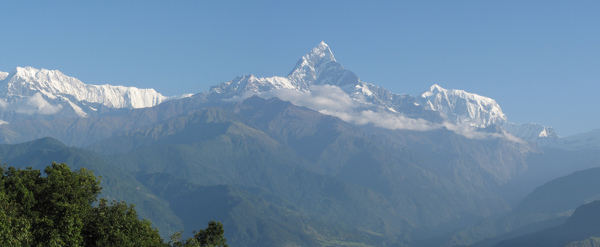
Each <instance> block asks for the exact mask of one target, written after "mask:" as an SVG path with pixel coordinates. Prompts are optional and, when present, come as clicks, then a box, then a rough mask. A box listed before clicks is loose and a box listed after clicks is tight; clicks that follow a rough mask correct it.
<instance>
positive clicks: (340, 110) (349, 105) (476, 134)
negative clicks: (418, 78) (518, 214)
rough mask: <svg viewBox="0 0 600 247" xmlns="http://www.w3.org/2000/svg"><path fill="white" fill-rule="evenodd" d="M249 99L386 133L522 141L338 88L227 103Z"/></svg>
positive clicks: (269, 94)
mask: <svg viewBox="0 0 600 247" xmlns="http://www.w3.org/2000/svg"><path fill="white" fill-rule="evenodd" d="M252 95H258V96H259V97H262V98H267V99H268V98H273V97H277V98H279V99H282V100H286V101H289V102H291V103H292V104H294V105H298V106H304V107H308V108H310V109H313V110H315V111H318V112H320V113H322V114H326V115H331V116H335V117H338V118H340V119H342V120H344V121H346V122H349V123H353V124H357V125H366V124H372V125H374V126H376V127H380V128H385V129H402V130H415V131H428V130H434V129H440V128H446V129H448V130H451V131H453V132H455V133H457V134H459V135H462V136H465V137H467V138H469V139H497V138H503V139H506V140H509V141H513V142H520V143H523V141H522V140H521V139H519V138H517V137H514V136H512V135H510V134H508V133H506V132H503V133H495V132H494V133H489V132H484V131H481V129H478V128H475V127H472V126H470V125H467V124H452V123H447V122H446V123H443V124H436V123H432V122H429V121H427V120H425V119H421V118H418V119H414V118H409V117H406V116H404V115H403V114H401V113H397V112H392V111H390V110H388V109H385V108H384V107H381V106H376V105H373V104H371V103H369V102H367V101H366V100H365V99H364V98H363V97H355V98H352V97H350V96H349V95H348V94H347V93H346V92H344V91H343V90H342V89H341V88H339V87H337V86H332V85H323V86H316V85H312V86H310V90H309V91H297V90H291V89H279V90H274V91H269V92H259V93H255V92H248V93H247V94H245V95H243V96H242V97H236V98H231V99H229V100H233V101H241V100H244V99H245V98H248V97H250V96H252Z"/></svg>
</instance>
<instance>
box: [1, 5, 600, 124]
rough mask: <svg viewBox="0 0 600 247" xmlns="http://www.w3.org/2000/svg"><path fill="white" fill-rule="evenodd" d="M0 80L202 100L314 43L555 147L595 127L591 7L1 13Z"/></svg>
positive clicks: (598, 111) (365, 76) (595, 33)
mask: <svg viewBox="0 0 600 247" xmlns="http://www.w3.org/2000/svg"><path fill="white" fill-rule="evenodd" d="M0 6H1V9H2V11H1V12H2V14H0V71H8V72H10V71H12V70H13V69H14V68H15V67H17V66H33V67H36V68H47V69H58V70H60V71H62V72H63V73H65V74H67V75H69V76H73V77H76V78H78V79H80V80H82V81H83V82H85V83H88V84H106V83H108V84H115V85H117V84H118V85H126V86H135V87H143V88H148V87H151V88H155V89H156V90H157V91H159V92H161V93H163V94H165V95H175V94H182V93H197V92H203V91H207V90H208V89H209V87H210V86H211V85H215V84H217V83H219V82H223V81H229V80H231V79H233V78H234V77H235V76H238V75H243V74H248V73H252V74H254V75H257V76H274V75H281V76H284V75H287V73H288V72H289V71H290V70H291V69H292V68H293V66H294V65H295V63H296V61H297V60H298V59H299V58H300V57H301V56H302V55H304V54H306V53H307V52H309V51H310V49H312V47H314V46H316V45H317V44H318V43H319V42H320V41H325V42H326V43H328V44H329V46H330V47H331V49H332V50H333V53H334V55H335V56H336V59H337V60H338V61H339V62H340V63H341V64H343V65H344V66H345V67H346V68H347V69H350V70H352V71H354V72H355V73H356V74H357V75H358V76H359V77H360V78H361V79H362V80H363V81H366V82H370V83H373V84H376V85H379V86H383V87H385V88H387V89H389V90H391V91H392V92H395V93H409V94H412V95H419V94H420V93H422V92H424V91H425V90H427V89H428V88H429V86H430V85H431V84H434V83H437V84H439V85H441V86H442V87H445V88H457V89H463V90H465V91H468V92H473V93H477V94H480V95H484V96H488V97H491V98H494V99H496V101H498V103H499V104H500V106H501V107H502V109H503V110H504V112H505V113H506V114H507V116H508V119H509V120H510V121H513V122H517V123H525V122H537V123H541V124H544V125H549V126H553V127H555V129H556V130H557V131H558V133H559V134H560V135H562V136H567V135H570V134H575V133H580V132H585V131H589V130H591V129H595V128H600V103H598V102H599V101H598V100H599V98H600V97H599V96H598V94H599V92H600V1H551V0H544V1H380V2H372V1H13V0H9V1H3V2H2V4H1V5H0Z"/></svg>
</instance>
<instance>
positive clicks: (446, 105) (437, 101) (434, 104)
mask: <svg viewBox="0 0 600 247" xmlns="http://www.w3.org/2000/svg"><path fill="white" fill-rule="evenodd" d="M421 101H422V104H423V105H425V107H426V108H427V109H429V110H433V111H437V112H440V114H441V115H442V117H444V118H445V119H447V121H449V122H452V123H460V124H469V125H472V126H475V127H480V128H483V127H486V126H489V125H492V124H501V123H504V122H506V115H504V113H503V112H502V109H501V108H500V105H498V103H496V101H495V100H493V99H491V98H488V97H484V96H480V95H477V94H473V93H467V92H465V91H463V90H456V89H444V88H442V87H440V86H439V85H437V84H434V85H433V86H431V87H430V89H429V91H427V92H425V93H423V94H422V95H421Z"/></svg>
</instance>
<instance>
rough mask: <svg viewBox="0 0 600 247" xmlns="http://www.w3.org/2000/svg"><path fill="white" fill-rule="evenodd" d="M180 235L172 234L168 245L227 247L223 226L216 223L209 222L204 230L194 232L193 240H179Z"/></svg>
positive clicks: (179, 233) (181, 246)
mask: <svg viewBox="0 0 600 247" xmlns="http://www.w3.org/2000/svg"><path fill="white" fill-rule="evenodd" d="M181 235H182V234H181V232H177V233H175V234H173V235H172V236H171V242H169V244H170V245H171V246H173V247H229V245H227V243H226V242H227V239H225V236H224V235H225V230H224V229H223V224H221V222H218V221H214V220H211V221H210V222H208V227H207V228H206V229H200V231H198V232H196V231H194V237H193V238H188V239H187V240H181Z"/></svg>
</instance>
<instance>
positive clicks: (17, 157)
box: [0, 138, 183, 238]
mask: <svg viewBox="0 0 600 247" xmlns="http://www.w3.org/2000/svg"><path fill="white" fill-rule="evenodd" d="M0 159H2V162H3V163H5V164H7V165H8V166H14V167H17V168H21V169H24V168H26V167H32V168H33V169H40V170H43V169H44V168H45V167H46V166H49V165H51V164H52V162H58V163H66V164H67V165H69V167H70V168H71V169H72V170H77V169H80V168H86V169H88V170H92V171H93V172H94V174H95V175H96V176H100V177H101V179H100V181H101V183H100V185H101V186H102V188H103V189H102V194H101V195H100V197H103V198H107V199H108V200H109V201H112V200H117V201H122V200H123V201H126V202H127V203H133V204H135V205H136V210H137V211H138V214H139V216H140V217H142V218H149V219H152V223H153V225H154V226H155V227H158V228H160V229H161V234H162V237H163V238H166V237H168V236H170V235H171V234H172V233H174V232H176V231H179V230H182V229H183V225H182V222H181V220H180V219H179V218H178V217H177V216H176V215H175V214H174V213H173V212H172V211H171V209H170V208H169V204H168V203H167V201H165V200H164V199H160V198H158V197H157V196H156V195H154V194H153V193H152V192H151V191H150V190H148V189H147V188H146V187H145V186H144V185H143V184H141V183H139V182H137V180H136V179H135V177H133V176H132V174H129V173H127V172H125V171H123V170H122V169H120V168H119V167H118V166H115V165H114V164H111V163H106V162H105V161H104V159H103V158H102V157H100V156H98V155H96V154H94V153H91V152H89V151H86V150H83V149H80V148H73V147H67V146H65V145H64V144H62V143H61V142H59V141H58V140H56V139H53V138H43V139H39V140H34V141H31V142H26V143H20V144H13V145H7V144H4V145H0Z"/></svg>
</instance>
